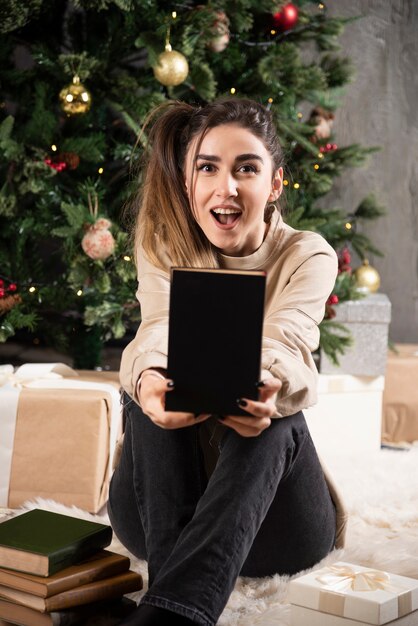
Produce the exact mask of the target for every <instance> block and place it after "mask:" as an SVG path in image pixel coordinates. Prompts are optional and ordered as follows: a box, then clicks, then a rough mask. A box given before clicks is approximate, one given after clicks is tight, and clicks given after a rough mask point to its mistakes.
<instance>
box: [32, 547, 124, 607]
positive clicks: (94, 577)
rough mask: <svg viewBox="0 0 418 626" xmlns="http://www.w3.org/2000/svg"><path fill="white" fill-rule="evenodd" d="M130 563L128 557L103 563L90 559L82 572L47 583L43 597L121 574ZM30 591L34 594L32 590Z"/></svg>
mask: <svg viewBox="0 0 418 626" xmlns="http://www.w3.org/2000/svg"><path fill="white" fill-rule="evenodd" d="M130 564H131V562H130V559H129V558H128V557H126V558H124V559H112V560H109V562H108V563H105V564H103V563H101V562H100V561H97V564H96V563H95V562H94V561H92V563H91V568H90V569H85V570H84V571H83V572H82V573H79V572H74V574H72V575H69V576H66V577H63V578H61V579H60V578H58V579H57V580H54V581H51V582H50V583H48V584H47V585H46V592H45V593H44V594H43V597H44V598H49V597H50V596H55V595H57V594H59V593H62V592H64V591H67V590H69V589H74V588H76V587H81V586H82V585H87V584H89V583H93V582H95V581H99V580H103V579H104V578H110V577H111V576H116V575H117V574H122V573H123V572H127V571H128V570H129V567H130ZM32 593H34V594H35V592H34V591H33V592H32ZM39 595H40V594H39Z"/></svg>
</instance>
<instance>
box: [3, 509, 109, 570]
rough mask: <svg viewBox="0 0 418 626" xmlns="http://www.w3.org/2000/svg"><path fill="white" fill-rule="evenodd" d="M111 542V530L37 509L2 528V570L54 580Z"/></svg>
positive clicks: (103, 526) (16, 518)
mask: <svg viewBox="0 0 418 626" xmlns="http://www.w3.org/2000/svg"><path fill="white" fill-rule="evenodd" d="M111 541H112V529H111V527H110V526H107V525H105V524H98V523H97V522H90V521H87V520H83V519H78V518H76V517H70V516H69V515H61V514H60V513H51V512H50V511H44V510H43V509H34V510H33V511H28V513H22V515H19V516H17V517H13V518H12V519H10V520H7V521H6V522H3V523H2V524H0V567H6V568H9V569H13V570H17V571H20V572H27V573H29V574H35V575H36V576H50V575H51V574H54V573H55V572H59V571H60V570H62V569H64V567H68V566H69V565H73V564H75V563H78V562H79V561H81V560H82V559H85V558H87V557H89V556H90V555H92V554H94V553H95V552H97V551H98V550H101V549H102V548H105V547H106V546H108V545H109V544H110V542H111Z"/></svg>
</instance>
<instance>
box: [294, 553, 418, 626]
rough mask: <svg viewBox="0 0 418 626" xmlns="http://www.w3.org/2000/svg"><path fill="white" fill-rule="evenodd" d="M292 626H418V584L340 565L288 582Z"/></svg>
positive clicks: (375, 571) (352, 566)
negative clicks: (394, 625)
mask: <svg viewBox="0 0 418 626" xmlns="http://www.w3.org/2000/svg"><path fill="white" fill-rule="evenodd" d="M289 601H290V603H291V615H292V624H293V626H364V625H365V624H369V625H373V626H380V625H382V624H391V625H392V624H397V625H398V626H401V625H403V626H406V624H410V625H411V626H412V624H417V621H415V620H416V619H417V616H418V611H417V609H418V580H415V579H413V578H406V577H405V576H398V575H395V574H388V573H387V572H383V571H380V570H374V569H369V568H367V567H362V566H360V565H352V564H351V563H345V562H342V561H340V562H338V563H335V564H334V565H332V566H331V567H324V568H322V569H318V570H315V571H312V572H310V573H309V574H305V575H303V576H299V577H298V578H295V579H293V580H291V581H290V583H289Z"/></svg>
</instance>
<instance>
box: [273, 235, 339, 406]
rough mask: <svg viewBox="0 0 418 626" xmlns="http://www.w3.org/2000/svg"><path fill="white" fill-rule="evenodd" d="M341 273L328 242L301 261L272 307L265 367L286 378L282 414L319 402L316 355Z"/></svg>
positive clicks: (278, 404)
mask: <svg viewBox="0 0 418 626" xmlns="http://www.w3.org/2000/svg"><path fill="white" fill-rule="evenodd" d="M336 274H337V259H336V254H335V252H334V250H333V249H332V248H331V247H330V246H328V244H327V243H326V242H325V241H324V242H323V244H322V245H321V250H320V251H317V252H314V253H313V254H311V255H310V256H308V258H305V259H301V262H300V264H299V265H298V266H297V267H296V269H294V271H292V273H291V275H290V277H289V279H288V281H287V283H286V285H285V287H284V289H283V290H281V291H280V292H279V291H278V292H277V294H276V295H275V297H274V298H273V301H272V303H271V304H270V306H269V307H268V310H267V313H266V317H265V320H264V329H263V352H262V367H263V373H264V374H265V375H266V374H267V375H268V373H270V375H273V376H274V377H277V378H279V379H280V380H282V382H283V387H282V389H281V390H280V392H279V394H278V399H277V411H278V417H281V416H285V415H292V414H294V413H296V412H297V411H300V410H302V409H304V408H307V407H309V406H312V405H313V404H315V402H316V401H317V377H318V372H317V369H316V366H315V363H314V361H313V358H312V354H311V353H312V352H313V351H314V350H316V349H317V348H318V345H319V328H318V325H319V323H320V322H321V320H322V319H323V317H324V313H325V303H326V301H327V298H328V296H329V294H330V293H331V291H332V289H333V286H334V283H335V278H336ZM267 372H268V373H267Z"/></svg>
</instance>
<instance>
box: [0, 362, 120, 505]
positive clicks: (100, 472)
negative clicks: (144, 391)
mask: <svg viewBox="0 0 418 626" xmlns="http://www.w3.org/2000/svg"><path fill="white" fill-rule="evenodd" d="M10 368H11V369H10ZM0 406H1V411H0V506H8V507H10V508H17V507H19V506H20V505H21V504H22V503H23V502H24V501H25V500H28V499H33V498H35V497H42V498H50V499H52V500H55V501H56V502H60V503H62V504H65V505H67V506H72V505H74V506H77V507H79V508H81V509H83V510H85V511H89V512H91V513H97V511H99V509H100V508H101V507H102V506H103V504H104V503H105V502H106V500H107V497H108V487H109V482H110V477H111V472H112V468H111V459H112V456H113V452H114V449H115V446H116V441H117V439H118V437H119V436H120V434H121V431H122V416H121V405H120V394H119V381H118V374H117V373H116V372H94V371H80V372H76V371H74V370H72V369H71V368H69V367H67V366H66V365H63V364H30V365H29V364H27V365H23V366H22V367H21V368H19V369H18V370H16V372H13V368H12V367H11V366H3V367H2V368H0Z"/></svg>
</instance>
